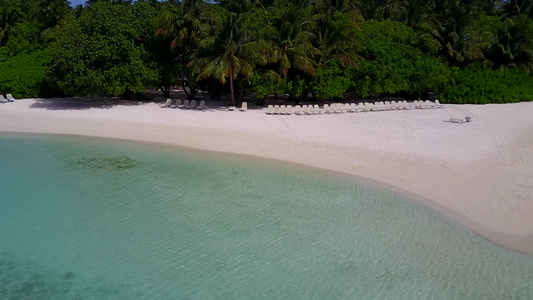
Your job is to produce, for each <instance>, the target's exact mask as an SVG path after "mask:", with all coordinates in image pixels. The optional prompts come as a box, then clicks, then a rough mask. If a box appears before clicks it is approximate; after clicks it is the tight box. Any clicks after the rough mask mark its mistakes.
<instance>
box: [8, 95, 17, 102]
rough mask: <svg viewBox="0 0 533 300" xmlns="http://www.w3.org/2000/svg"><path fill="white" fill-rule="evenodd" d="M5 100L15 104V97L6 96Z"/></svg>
mask: <svg viewBox="0 0 533 300" xmlns="http://www.w3.org/2000/svg"><path fill="white" fill-rule="evenodd" d="M6 98H7V101H9V102H15V97H13V95H11V94H7V95H6Z"/></svg>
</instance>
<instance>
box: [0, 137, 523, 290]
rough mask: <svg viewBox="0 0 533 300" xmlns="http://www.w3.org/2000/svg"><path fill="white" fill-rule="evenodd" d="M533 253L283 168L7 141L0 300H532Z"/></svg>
mask: <svg viewBox="0 0 533 300" xmlns="http://www.w3.org/2000/svg"><path fill="white" fill-rule="evenodd" d="M532 282H533V258H531V257H527V256H524V255H521V254H518V253H515V252H512V251H509V250H506V249H502V248H500V247H498V246H496V245H494V244H492V243H490V242H487V241H485V240H483V239H481V238H479V237H478V236H477V235H475V234H473V233H472V232H470V231H469V230H467V229H464V228H462V227H461V226H460V225H458V224H456V223H455V222H453V221H450V220H448V219H446V218H443V217H442V216H440V215H439V214H437V213H435V212H432V211H430V210H429V209H426V208H425V207H423V206H421V205H418V204H417V203H415V202H414V201H411V200H409V199H406V198H405V197H403V196H401V195H397V194H394V193H391V192H388V191H383V190H379V189H377V188H374V187H369V186H366V185H362V184H358V183H354V182H353V181H351V180H343V179H339V178H336V177H335V178H334V177H332V176H329V175H327V174H323V173H319V172H314V171H310V170H304V169H295V168H293V167H286V166H285V167H283V166H280V165H279V164H278V163H274V162H271V163H267V162H261V161H259V162H257V161H255V162H251V161H249V160H248V159H245V160H238V159H235V158H232V157H230V156H224V157H222V156H216V155H215V154H205V153H202V154H198V153H192V152H190V151H188V150H176V149H163V148H157V147H154V146H146V145H133V144H128V143H122V142H110V141H99V140H84V139H73V138H59V137H14V136H10V137H8V136H0V299H532V298H533V284H532Z"/></svg>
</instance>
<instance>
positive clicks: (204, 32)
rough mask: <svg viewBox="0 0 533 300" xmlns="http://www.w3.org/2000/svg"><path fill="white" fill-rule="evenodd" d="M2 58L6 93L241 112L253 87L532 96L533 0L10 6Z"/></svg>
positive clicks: (0, 12)
mask: <svg viewBox="0 0 533 300" xmlns="http://www.w3.org/2000/svg"><path fill="white" fill-rule="evenodd" d="M0 64H1V65H0V71H2V72H3V73H2V76H4V77H3V78H2V79H1V80H0V93H12V94H17V95H18V96H19V97H21V96H49V95H86V94H101V95H128V94H131V93H132V92H142V91H144V90H147V89H160V90H161V91H162V92H163V94H164V95H166V96H169V93H170V89H171V88H172V87H176V86H178V87H180V88H181V89H183V91H184V92H185V94H186V95H187V97H188V98H189V99H194V98H195V97H196V95H197V93H198V90H199V89H200V88H202V89H204V90H207V91H208V92H209V93H210V94H211V96H213V97H217V98H218V99H220V95H221V93H229V94H230V95H231V104H238V102H239V101H242V97H243V96H244V95H245V94H249V93H253V94H254V95H255V96H256V99H257V102H258V103H259V104H264V103H265V102H266V101H267V100H268V98H269V97H268V96H269V95H277V94H288V95H289V98H290V99H292V100H293V101H294V102H295V103H298V102H300V101H328V100H333V99H338V98H342V97H343V96H344V95H345V94H346V93H347V92H350V93H351V94H352V95H355V96H359V97H372V96H378V95H399V96H404V97H425V96H427V94H428V93H429V92H434V93H436V94H437V96H438V97H440V98H441V99H442V101H448V102H456V103H488V102H515V101H524V100H531V99H532V98H533V91H532V88H531V86H533V85H531V82H532V80H531V79H532V76H533V75H531V74H532V71H533V1H530V0H505V1H498V0H468V1H457V0H438V1H437V0H410V1H406V0H366V1H357V0H219V1H210V0H209V1H208V0H168V1H163V2H159V1H156V0H138V1H129V0H89V1H87V2H86V3H85V5H78V6H76V8H71V6H70V4H69V2H68V1H67V0H0ZM29 70H33V71H32V72H33V73H32V75H31V76H27V78H28V80H25V79H24V80H23V79H20V78H22V77H24V76H22V75H21V74H24V72H29ZM511 79H512V80H511ZM488 82H490V83H491V85H492V87H488V86H487V85H486V83H488ZM502 82H505V83H507V84H508V86H513V88H512V89H511V88H508V89H505V88H502V85H501V84H499V83H502Z"/></svg>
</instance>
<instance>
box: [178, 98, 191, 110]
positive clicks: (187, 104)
mask: <svg viewBox="0 0 533 300" xmlns="http://www.w3.org/2000/svg"><path fill="white" fill-rule="evenodd" d="M189 102H190V101H189V100H183V104H182V105H180V106H179V108H187V107H189Z"/></svg>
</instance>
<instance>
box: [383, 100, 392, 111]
mask: <svg viewBox="0 0 533 300" xmlns="http://www.w3.org/2000/svg"><path fill="white" fill-rule="evenodd" d="M383 108H384V109H385V110H391V109H392V106H391V104H390V102H389V101H385V104H384V105H383Z"/></svg>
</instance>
